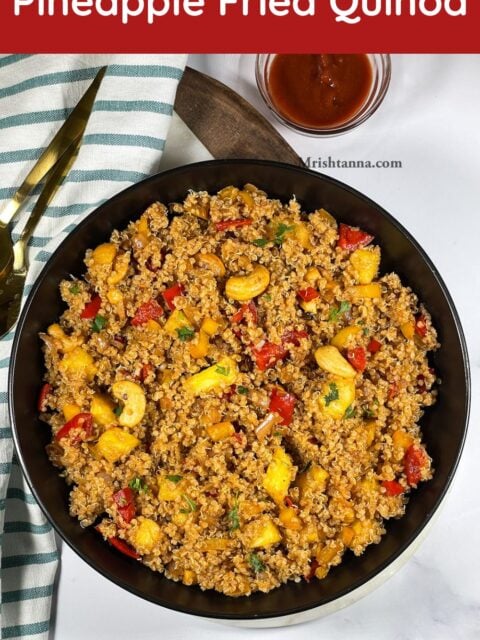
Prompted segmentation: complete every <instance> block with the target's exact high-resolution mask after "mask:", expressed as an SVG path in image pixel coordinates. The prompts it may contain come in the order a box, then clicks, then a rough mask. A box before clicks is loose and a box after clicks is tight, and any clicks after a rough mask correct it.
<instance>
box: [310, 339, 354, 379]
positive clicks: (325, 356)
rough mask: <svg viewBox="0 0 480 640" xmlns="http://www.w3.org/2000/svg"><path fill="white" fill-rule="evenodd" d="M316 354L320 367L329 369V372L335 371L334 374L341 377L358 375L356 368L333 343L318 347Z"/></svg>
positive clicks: (325, 369)
mask: <svg viewBox="0 0 480 640" xmlns="http://www.w3.org/2000/svg"><path fill="white" fill-rule="evenodd" d="M314 355H315V360H316V361H317V364H318V366H319V367H320V369H323V370H324V371H327V373H333V375H335V376H340V377H341V378H354V377H355V376H356V371H355V369H354V368H353V367H352V365H351V364H350V363H349V362H348V360H346V359H345V358H344V357H343V356H342V354H341V353H340V351H339V350H338V349H337V347H332V346H331V345H326V346H324V347H318V349H317V350H316V351H315V354H314Z"/></svg>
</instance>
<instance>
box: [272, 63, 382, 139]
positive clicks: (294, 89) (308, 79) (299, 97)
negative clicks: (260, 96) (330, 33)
mask: <svg viewBox="0 0 480 640" xmlns="http://www.w3.org/2000/svg"><path fill="white" fill-rule="evenodd" d="M372 83H373V71H372V65H371V63H370V60H369V57H368V55H366V54H363V53H362V54H321V55H317V54H311V55H310V54H309V55H292V54H277V55H276V56H275V57H274V58H273V60H272V63H271V65H270V69H269V73H268V78H267V85H268V92H269V94H270V98H271V100H272V102H273V103H274V105H275V106H276V108H277V109H278V111H279V112H280V113H281V114H282V115H283V116H284V117H285V118H287V119H288V120H291V121H293V122H295V123H296V124H299V125H302V126H304V127H310V128H322V127H335V126H337V125H340V124H343V123H345V122H346V121H348V120H350V118H352V116H354V115H355V114H356V113H357V112H358V111H359V110H360V108H361V107H362V106H363V104H364V103H365V101H366V99H367V98H368V95H369V93H370V89H371V87H372Z"/></svg>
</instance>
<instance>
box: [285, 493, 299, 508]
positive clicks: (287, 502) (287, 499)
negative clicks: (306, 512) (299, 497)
mask: <svg viewBox="0 0 480 640" xmlns="http://www.w3.org/2000/svg"><path fill="white" fill-rule="evenodd" d="M283 502H284V504H285V506H286V507H293V508H294V509H297V505H296V504H295V503H294V502H293V500H292V499H291V498H290V496H285V498H284V499H283Z"/></svg>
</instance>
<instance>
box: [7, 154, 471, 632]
mask: <svg viewBox="0 0 480 640" xmlns="http://www.w3.org/2000/svg"><path fill="white" fill-rule="evenodd" d="M225 165H250V166H252V167H255V166H263V167H269V168H273V169H274V170H275V169H276V168H278V169H284V170H288V171H291V172H294V173H301V174H306V175H308V176H309V177H310V178H313V179H319V178H320V179H321V180H324V181H326V182H327V183H330V184H332V185H334V186H336V187H339V188H341V189H344V190H346V191H348V192H349V193H350V194H351V195H354V196H355V197H356V198H359V199H360V200H362V201H364V202H366V203H368V204H369V205H373V206H374V207H375V208H376V209H377V210H378V211H379V212H380V213H381V214H382V216H383V217H384V218H386V219H387V220H388V221H389V222H390V223H391V224H392V225H393V226H394V227H396V229H397V230H398V231H399V232H400V233H402V234H403V235H404V236H406V238H407V239H408V240H409V241H410V242H411V243H412V245H413V246H414V248H415V249H416V251H418V253H419V254H420V256H421V258H422V259H423V260H424V262H425V263H426V265H427V267H428V268H429V270H430V271H431V273H432V275H433V277H434V278H435V279H436V281H437V283H438V285H439V287H440V289H441V291H442V294H443V296H444V298H445V300H446V302H447V305H448V307H449V309H450V312H451V314H452V318H453V321H454V325H455V329H456V333H457V336H458V339H459V343H460V351H461V355H462V359H463V375H464V379H465V389H466V393H465V405H464V411H465V421H464V428H463V434H462V439H461V442H460V446H459V449H458V453H457V455H456V458H455V463H454V465H453V466H452V469H451V470H450V473H449V475H448V477H447V480H446V482H445V484H444V486H443V487H442V490H441V493H440V495H439V497H438V499H437V501H436V502H435V505H434V507H433V508H432V509H431V510H430V511H429V513H428V514H427V516H426V517H425V518H424V519H423V520H422V523H421V524H420V525H419V526H418V527H417V528H416V529H415V531H414V532H413V533H412V534H411V535H410V536H409V538H408V539H407V540H406V542H405V543H404V544H402V545H401V546H400V547H399V548H398V549H397V550H396V551H395V552H394V553H393V554H391V555H390V556H389V557H388V559H386V560H384V561H383V562H381V563H380V564H379V565H378V566H377V567H375V569H374V570H371V571H370V572H368V577H367V578H364V579H358V580H356V581H354V582H353V583H352V584H351V585H349V586H348V587H346V588H344V589H342V590H341V591H340V592H339V593H337V594H336V595H332V596H331V597H328V598H326V599H325V600H323V601H322V602H321V603H320V604H313V605H310V604H307V605H305V606H302V605H301V606H294V607H291V608H287V609H285V610H282V612H281V613H273V612H272V613H258V614H256V613H253V614H252V613H248V614H242V613H238V614H224V613H222V612H215V613H214V614H213V613H208V614H206V615H205V614H202V613H200V612H198V611H193V610H192V609H190V608H189V607H188V606H184V605H183V604H180V605H178V606H177V605H175V604H172V603H171V602H169V601H167V600H165V599H163V598H162V597H161V596H160V597H153V596H150V595H149V594H144V593H142V592H140V591H139V590H138V589H136V588H135V587H132V586H131V585H129V584H128V583H126V582H125V581H124V580H121V579H118V578H117V577H116V576H115V575H113V573H112V572H110V571H108V570H107V569H102V568H99V567H98V566H97V565H96V564H95V562H94V561H93V560H90V558H89V557H88V556H87V555H86V554H84V553H83V552H82V551H80V550H79V549H78V548H77V547H76V545H75V544H74V543H73V542H72V541H70V540H69V538H68V536H67V535H66V534H64V533H63V531H62V530H61V527H60V525H59V524H57V523H56V521H55V520H54V518H53V517H52V516H51V515H50V514H49V511H48V509H47V507H46V506H45V504H44V503H43V501H42V500H41V498H40V497H39V495H38V492H37V490H36V488H35V486H34V485H33V483H32V481H31V478H30V474H29V472H28V466H27V463H26V461H25V459H24V457H23V453H22V450H21V448H20V443H19V435H18V432H17V424H16V418H15V414H14V409H13V400H12V399H13V391H14V382H15V376H14V371H15V364H16V360H17V352H18V348H19V343H20V339H21V335H22V331H23V327H24V324H25V322H26V320H27V317H28V316H29V314H30V308H31V306H32V302H33V299H34V297H35V295H36V293H37V290H38V289H39V287H40V285H41V284H42V282H43V280H44V279H45V275H46V274H47V272H48V268H49V265H50V263H51V262H52V260H53V259H54V257H55V256H56V255H57V254H58V253H60V252H61V251H63V247H64V244H66V242H67V240H68V239H69V237H70V236H71V234H69V235H68V236H66V237H65V238H64V239H63V240H62V242H61V243H60V244H59V245H58V247H57V248H56V249H55V251H54V252H53V253H52V255H51V256H50V258H49V259H48V261H47V262H46V263H45V265H44V267H43V269H42V270H41V272H40V273H39V275H38V277H37V279H36V281H35V283H34V284H33V286H32V289H31V291H30V293H29V295H28V297H27V300H26V301H25V304H24V306H23V309H22V312H21V314H20V317H19V320H18V323H17V327H16V330H15V336H14V340H13V345H12V351H11V356H10V364H9V370H8V415H9V419H10V424H11V428H12V434H13V440H14V445H15V451H16V455H17V458H18V460H19V463H20V466H21V469H22V473H23V475H24V477H25V479H26V481H27V484H28V486H29V488H30V490H31V492H32V494H33V496H34V497H35V500H36V501H37V503H38V505H39V506H40V508H41V510H42V512H43V513H44V515H45V517H46V518H47V520H48V522H49V523H50V524H51V525H52V527H53V529H54V530H55V532H56V533H57V534H58V535H59V537H60V538H61V539H62V540H63V541H64V542H65V543H66V544H67V545H68V546H69V547H70V548H71V549H72V550H73V551H74V552H75V553H76V554H77V555H78V556H79V557H80V558H81V559H82V560H83V561H84V562H86V563H87V564H88V565H89V566H90V567H91V568H92V569H94V570H95V571H96V572H97V573H99V574H101V575H102V576H104V577H105V578H107V579H108V580H110V581H111V582H113V584H115V585H117V586H120V587H122V588H123V589H125V590H126V591H129V592H130V593H133V594H134V595H136V596H138V597H140V598H142V599H143V600H147V601H150V602H152V603H154V604H157V605H161V606H163V607H165V608H167V609H170V610H172V611H178V612H181V613H186V614H190V615H195V616H198V617H203V618H208V619H211V620H214V619H216V620H226V621H228V620H232V621H241V620H262V619H264V620H266V619H275V618H281V617H285V616H292V615H295V614H300V613H302V612H306V611H312V610H314V609H321V608H322V607H323V606H325V605H327V604H330V603H332V602H333V601H335V600H338V601H340V600H341V599H342V598H344V597H345V596H347V595H351V594H352V593H353V592H355V591H356V590H357V589H360V588H361V587H363V586H365V585H366V584H368V583H369V582H370V581H372V580H373V579H374V578H376V577H377V576H379V575H380V574H381V573H382V572H384V571H385V570H386V569H387V568H388V567H389V566H390V565H392V564H393V563H394V562H395V561H396V560H397V559H398V558H399V557H400V556H401V555H403V554H404V553H405V551H406V550H407V549H408V548H409V547H410V546H411V545H412V544H413V542H414V541H415V540H416V539H417V538H418V537H419V536H420V534H421V533H422V531H423V530H424V529H425V527H426V526H427V525H428V524H429V522H430V521H431V519H432V518H433V516H434V515H435V514H436V513H437V511H438V509H439V507H440V505H441V504H442V503H443V501H444V498H445V496H446V494H447V492H448V490H449V488H450V486H451V483H452V480H453V478H454V476H455V473H456V471H457V469H458V465H459V462H460V459H461V457H462V454H463V450H464V446H465V440H466V437H467V432H468V426H469V418H470V404H471V375H470V362H469V356H468V349H467V344H466V340H465V335H464V332H463V328H462V325H461V322H460V318H459V315H458V312H457V309H456V307H455V303H454V301H453V299H452V296H451V295H450V292H449V290H448V288H447V286H446V285H445V282H444V281H443V279H442V277H441V276H440V274H439V272H438V270H437V268H436V267H435V265H434V264H433V262H432V260H431V259H430V258H429V256H428V255H427V253H426V251H425V250H424V249H423V248H422V247H421V246H420V244H419V243H418V242H417V241H416V240H415V238H414V237H413V236H412V235H411V234H410V232H409V231H408V230H407V229H405V227H403V225H402V224H401V223H400V222H398V221H397V220H396V219H395V218H394V217H393V216H392V215H391V214H390V213H389V212H388V211H386V210H385V209H384V208H383V207H381V206H380V205H379V204H377V203H376V202H375V201H374V200H372V199H371V198H369V197H368V196H366V195H364V194H363V193H361V192H360V191H358V190H357V189H355V188H353V187H351V186H349V185H347V184H345V183H344V182H341V181H340V180H337V179H336V178H332V177H331V176H328V175H325V174H323V173H320V172H316V171H312V170H310V169H307V168H306V167H299V166H296V165H291V164H287V163H283V162H275V161H270V160H256V159H252V160H250V159H232V160H230V159H221V160H207V161H203V162H195V163H191V164H186V165H181V166H179V167H175V168H173V169H168V170H166V171H161V172H159V173H156V174H154V175H152V176H150V177H148V178H146V179H145V180H142V181H140V182H138V183H135V184H133V185H131V186H130V187H128V188H127V189H124V190H122V191H120V192H118V193H116V194H115V195H113V196H112V197H111V198H109V199H108V200H106V201H105V202H104V203H102V204H101V205H100V206H99V207H97V208H95V209H94V210H93V211H91V212H90V213H89V214H88V215H87V216H85V218H84V219H83V220H82V221H81V222H80V223H79V224H78V225H77V226H76V228H75V229H74V230H73V231H72V232H71V233H73V234H75V233H76V232H77V230H79V229H81V228H83V227H85V226H88V225H89V224H90V221H91V218H92V217H93V216H100V215H101V213H102V211H103V209H104V208H105V207H107V206H108V207H109V206H111V205H112V202H113V203H114V202H115V201H116V200H117V199H119V198H122V197H123V196H124V194H125V193H127V192H128V193H130V192H132V191H135V190H136V189H138V188H139V186H140V185H145V184H148V183H154V182H156V181H157V180H158V179H159V177H160V176H162V177H164V176H166V177H168V176H169V175H171V174H172V173H174V174H179V173H180V174H181V173H183V172H186V171H190V170H191V169H192V168H193V169H195V168H200V167H205V168H208V167H221V166H225ZM127 560H128V559H127ZM162 577H165V576H163V574H162ZM165 579H167V578H165ZM282 586H283V585H280V586H279V587H277V589H281V588H282ZM244 597H247V598H248V597H250V596H244Z"/></svg>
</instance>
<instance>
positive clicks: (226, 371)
mask: <svg viewBox="0 0 480 640" xmlns="http://www.w3.org/2000/svg"><path fill="white" fill-rule="evenodd" d="M215 372H216V373H218V374H220V375H221V376H228V374H229V373H230V368H229V367H222V366H221V365H219V364H217V366H216V367H215Z"/></svg>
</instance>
